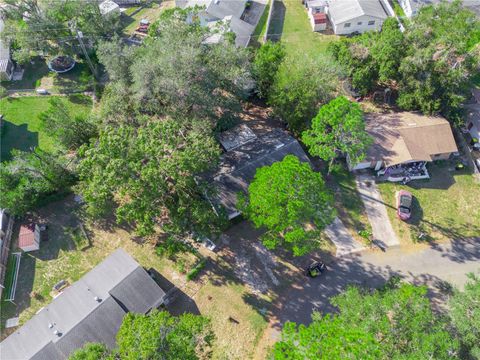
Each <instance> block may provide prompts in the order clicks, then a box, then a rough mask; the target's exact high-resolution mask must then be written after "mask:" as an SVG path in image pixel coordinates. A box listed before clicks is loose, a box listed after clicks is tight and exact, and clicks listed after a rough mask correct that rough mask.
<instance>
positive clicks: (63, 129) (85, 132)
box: [39, 97, 97, 149]
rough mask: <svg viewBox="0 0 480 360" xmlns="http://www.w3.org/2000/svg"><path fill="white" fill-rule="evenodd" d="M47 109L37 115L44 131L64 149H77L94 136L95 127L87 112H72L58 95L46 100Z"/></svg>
mask: <svg viewBox="0 0 480 360" xmlns="http://www.w3.org/2000/svg"><path fill="white" fill-rule="evenodd" d="M48 102H49V104H50V106H49V108H48V110H46V111H44V112H43V113H41V114H40V115H39V119H40V122H41V125H42V127H43V129H44V131H45V132H47V133H49V134H51V135H52V136H53V137H55V138H56V140H57V141H58V142H59V143H60V144H61V145H62V146H63V147H65V148H66V149H77V148H78V147H80V146H81V145H83V144H85V143H87V142H88V141H89V140H90V139H91V138H93V137H95V135H96V132H97V128H96V126H95V124H94V123H93V122H92V119H91V117H89V115H87V114H82V113H80V114H73V113H72V111H71V110H70V109H69V108H68V107H67V105H66V104H65V102H64V101H63V100H62V99H61V98H60V97H52V98H50V100H49V101H48Z"/></svg>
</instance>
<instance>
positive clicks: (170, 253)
mask: <svg viewBox="0 0 480 360" xmlns="http://www.w3.org/2000/svg"><path fill="white" fill-rule="evenodd" d="M187 251H192V248H191V246H190V245H188V244H186V243H184V242H183V241H180V240H178V239H177V238H175V237H174V236H169V237H168V238H167V239H166V240H165V242H163V243H161V244H159V245H158V246H157V247H156V248H155V252H156V254H157V255H158V256H165V257H167V258H169V259H171V260H173V259H175V257H176V256H177V255H178V254H179V253H184V252H187Z"/></svg>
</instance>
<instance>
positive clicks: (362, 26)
mask: <svg viewBox="0 0 480 360" xmlns="http://www.w3.org/2000/svg"><path fill="white" fill-rule="evenodd" d="M369 21H375V24H374V25H368V22H369ZM348 23H349V24H350V26H349V27H345V24H348ZM382 24H383V20H381V19H378V18H374V17H371V16H366V15H363V16H359V17H357V18H355V19H352V20H349V21H345V22H344V23H340V24H336V25H335V24H332V26H333V30H334V31H335V34H337V35H348V34H351V33H353V32H355V31H358V32H359V33H364V32H366V31H372V30H373V31H380V30H381V29H382Z"/></svg>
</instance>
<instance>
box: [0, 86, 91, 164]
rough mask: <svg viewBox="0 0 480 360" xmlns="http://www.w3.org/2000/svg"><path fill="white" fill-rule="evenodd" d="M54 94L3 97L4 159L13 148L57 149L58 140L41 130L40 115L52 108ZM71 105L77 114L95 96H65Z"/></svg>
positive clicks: (2, 151)
mask: <svg viewBox="0 0 480 360" xmlns="http://www.w3.org/2000/svg"><path fill="white" fill-rule="evenodd" d="M49 99H50V96H45V97H41V96H25V97H17V98H12V97H9V98H3V99H1V100H0V109H1V111H0V113H1V114H3V122H2V124H3V125H2V128H1V155H0V157H1V160H2V161H4V160H9V159H10V155H11V154H10V152H11V150H12V149H19V150H24V151H28V150H29V149H30V148H31V147H36V146H39V147H40V148H41V149H43V150H46V151H51V150H54V149H55V148H56V147H57V145H56V144H55V140H54V139H53V138H52V137H51V136H50V135H49V134H47V133H45V132H44V131H43V130H42V129H41V125H40V120H39V118H38V115H39V114H40V113H42V112H43V111H45V110H47V109H48V107H49V104H48V100H49ZM63 99H64V101H66V102H67V104H68V107H69V108H70V109H71V110H72V111H75V112H77V113H80V112H83V113H85V112H88V111H90V108H91V106H92V102H91V99H90V98H89V97H87V96H84V95H73V96H69V97H63Z"/></svg>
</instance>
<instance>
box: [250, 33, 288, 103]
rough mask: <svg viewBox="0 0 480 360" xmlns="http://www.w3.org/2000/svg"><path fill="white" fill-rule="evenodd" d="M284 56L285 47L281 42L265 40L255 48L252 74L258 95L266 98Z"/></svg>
mask: <svg viewBox="0 0 480 360" xmlns="http://www.w3.org/2000/svg"><path fill="white" fill-rule="evenodd" d="M284 58H285V47H284V45H283V44H282V43H281V42H275V43H274V42H271V41H267V42H266V43H265V44H263V45H262V46H261V47H260V49H258V50H257V52H256V54H255V58H254V60H253V76H254V77H255V80H256V81H257V91H258V95H259V96H260V97H262V98H265V99H267V98H268V95H269V93H270V88H271V87H272V85H273V82H274V81H275V76H276V75H277V72H278V68H279V67H280V65H281V63H282V62H283V60H284Z"/></svg>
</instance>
